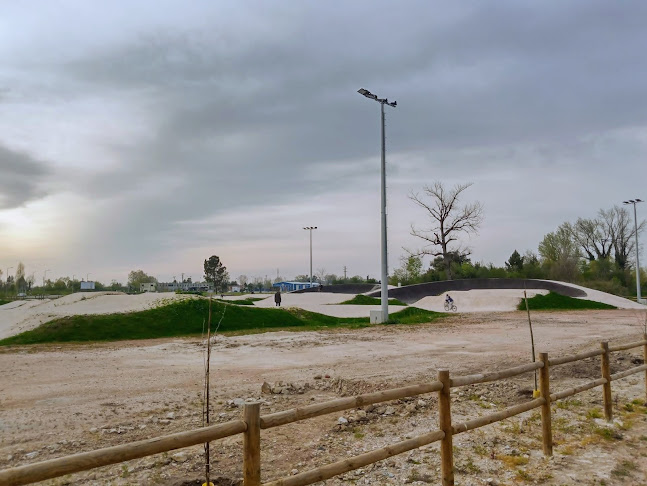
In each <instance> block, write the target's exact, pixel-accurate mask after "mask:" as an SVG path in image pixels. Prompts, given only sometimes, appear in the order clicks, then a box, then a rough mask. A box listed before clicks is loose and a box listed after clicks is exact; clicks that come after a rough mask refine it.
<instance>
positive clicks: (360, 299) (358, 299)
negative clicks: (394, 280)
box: [341, 294, 407, 305]
mask: <svg viewBox="0 0 647 486" xmlns="http://www.w3.org/2000/svg"><path fill="white" fill-rule="evenodd" d="M345 304H347V305H380V304H381V300H380V299H378V298H377V297H369V296H368V295H361V294H360V295H356V296H355V297H353V298H352V299H350V300H347V301H344V302H342V303H341V305H345ZM389 305H407V304H405V303H404V302H402V301H400V300H398V299H389Z"/></svg>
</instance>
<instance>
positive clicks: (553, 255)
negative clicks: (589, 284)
mask: <svg viewBox="0 0 647 486" xmlns="http://www.w3.org/2000/svg"><path fill="white" fill-rule="evenodd" d="M539 255H541V258H542V264H543V265H544V266H545V267H546V270H547V272H548V276H549V277H550V278H552V279H554V280H565V281H567V282H574V281H575V280H576V279H577V277H578V274H579V269H578V263H579V260H580V258H581V255H580V251H579V247H578V244H577V242H576V241H575V240H574V238H573V232H572V230H571V227H570V225H569V224H568V223H563V224H561V225H560V226H559V227H558V228H557V230H555V232H553V233H548V234H547V235H545V236H544V239H543V240H542V241H541V243H539Z"/></svg>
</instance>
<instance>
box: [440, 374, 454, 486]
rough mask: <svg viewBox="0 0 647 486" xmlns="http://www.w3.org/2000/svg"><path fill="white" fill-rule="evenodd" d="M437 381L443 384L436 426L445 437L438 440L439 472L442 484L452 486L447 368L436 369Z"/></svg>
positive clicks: (450, 423)
mask: <svg viewBox="0 0 647 486" xmlns="http://www.w3.org/2000/svg"><path fill="white" fill-rule="evenodd" d="M438 381H440V382H441V383H442V384H443V387H442V389H441V390H439V391H438V426H439V429H440V430H442V431H443V432H444V433H445V437H443V438H442V440H441V441H440V473H441V475H442V478H443V479H442V485H443V486H454V450H453V440H452V411H451V403H450V387H451V382H450V379H449V370H438Z"/></svg>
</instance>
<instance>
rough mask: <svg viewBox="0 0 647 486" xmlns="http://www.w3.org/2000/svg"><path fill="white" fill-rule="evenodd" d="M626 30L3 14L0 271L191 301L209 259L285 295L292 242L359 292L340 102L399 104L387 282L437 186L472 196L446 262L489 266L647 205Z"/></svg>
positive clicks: (543, 8)
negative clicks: (466, 249) (169, 291)
mask: <svg viewBox="0 0 647 486" xmlns="http://www.w3.org/2000/svg"><path fill="white" fill-rule="evenodd" d="M645 25H647V2H644V1H623V2H609V1H595V0H583V1H563V0H546V1H542V2H534V1H532V2H531V1H528V2H524V1H521V0H511V1H493V2H483V1H480V0H477V1H461V2H450V1H444V2H437V1H429V0H424V1H400V2H393V1H375V0H370V1H369V0H366V1H353V2H348V1H325V2H323V1H283V2H281V1H276V2H267V1H260V0H259V1H240V0H237V1H231V2H224V1H203V2H199V1H195V2H179V1H174V2H172V1H162V0H151V1H128V2H121V1H117V2H96V1H95V2H88V1H81V0H79V1H53V0H46V1H25V2H11V1H4V0H2V1H0V269H2V270H3V272H5V273H6V269H7V267H10V266H13V267H15V266H16V265H17V263H18V261H23V262H24V263H25V265H26V269H27V273H28V274H31V273H32V272H35V277H36V279H37V281H40V279H42V274H43V272H44V271H45V270H50V272H48V277H58V276H66V275H67V276H72V275H76V276H77V278H78V277H79V276H83V277H86V276H87V274H88V273H89V274H90V279H91V280H93V279H97V280H100V281H103V282H105V283H109V282H110V280H111V279H117V280H118V281H120V282H125V280H126V279H127V274H128V271H129V270H132V269H142V270H144V271H145V272H147V273H149V274H152V275H155V276H156V277H158V279H160V280H169V279H172V277H173V276H176V277H178V278H179V277H180V274H181V273H184V274H185V276H187V275H191V276H192V277H193V279H194V280H196V279H201V278H202V263H203V261H204V259H205V258H208V257H209V256H210V255H213V254H215V255H219V256H220V257H221V259H222V261H223V262H224V264H225V265H226V266H227V268H228V270H229V272H230V275H231V276H232V278H236V277H237V276H238V275H240V274H246V275H248V276H249V277H250V278H252V277H255V276H263V277H264V276H265V275H268V276H270V277H275V276H276V273H277V269H279V272H280V275H281V276H283V277H285V278H291V277H294V276H295V275H297V274H305V273H308V271H309V250H308V232H307V231H304V230H303V229H302V227H303V226H307V225H313V226H318V227H319V229H318V230H316V231H315V232H314V235H313V240H314V245H313V246H314V267H315V269H317V268H325V269H326V273H336V274H343V267H344V265H345V266H347V268H348V274H349V275H356V274H359V275H362V276H366V275H371V276H373V277H379V272H380V249H379V233H380V199H379V197H380V193H379V187H380V186H379V184H380V169H379V168H380V145H379V143H380V113H379V112H380V110H379V105H378V104H377V103H375V102H373V101H370V100H368V99H365V98H363V97H361V96H360V95H359V94H357V90H358V89H359V88H367V89H369V90H371V91H372V92H374V93H376V94H378V95H380V96H383V97H388V98H389V99H390V100H397V102H398V106H397V108H396V109H388V111H387V165H388V169H387V184H388V203H389V208H388V217H389V266H390V269H391V270H392V269H393V268H394V267H397V266H399V264H400V262H399V260H400V258H401V256H402V255H403V254H404V251H403V249H402V248H403V247H408V248H415V247H417V246H419V244H418V243H417V242H416V241H415V239H414V238H413V237H412V236H410V235H409V228H410V225H411V223H415V224H417V225H424V224H425V214H424V213H423V212H422V211H421V209H420V208H418V207H416V206H415V205H414V204H413V203H412V202H411V201H410V200H409V199H408V197H407V195H408V194H409V193H410V191H419V190H420V189H421V188H422V186H423V185H425V184H430V183H431V182H433V181H435V180H440V181H443V182H444V183H446V184H447V185H450V186H451V185H453V184H455V183H458V182H460V183H462V182H473V183H474V185H473V186H472V187H471V188H470V189H469V190H468V191H466V192H465V202H470V201H473V200H479V201H481V202H482V203H483V204H484V206H485V222H484V224H483V226H482V229H481V231H480V234H479V235H478V236H473V237H471V238H467V239H465V240H464V242H465V244H467V245H469V246H470V247H471V248H472V251H473V255H472V259H473V260H474V261H483V262H486V263H488V262H493V263H494V264H496V265H502V264H503V262H504V261H505V260H506V259H507V258H508V257H509V255H510V254H511V253H512V251H513V250H515V249H517V250H519V251H520V252H523V251H524V250H526V249H531V250H535V251H536V249H537V245H538V243H539V241H540V240H541V238H542V237H543V235H544V234H545V233H547V232H549V231H552V230H554V229H555V228H556V227H557V226H558V225H559V224H560V223H562V222H563V221H566V220H573V219H575V218H577V217H578V216H583V217H591V216H594V215H595V213H596V212H597V210H598V209H599V208H609V207H612V206H613V205H614V204H619V203H620V204H621V203H622V201H623V200H625V199H627V198H635V197H639V198H643V199H647V187H646V183H647V60H646V57H645V46H647V29H645ZM639 211H640V212H642V213H643V216H644V215H647V204H645V205H643V207H640V206H639ZM643 260H644V258H643ZM646 261H647V260H646ZM14 271H15V268H14V269H13V270H11V271H10V273H11V274H13V272H14ZM5 276H6V275H3V277H2V278H3V279H4V278H5Z"/></svg>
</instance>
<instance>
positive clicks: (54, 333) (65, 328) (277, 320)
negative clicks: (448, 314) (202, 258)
mask: <svg viewBox="0 0 647 486" xmlns="http://www.w3.org/2000/svg"><path fill="white" fill-rule="evenodd" d="M223 311H224V317H223V319H222V323H221V325H220V329H219V332H221V333H226V332H237V333H241V332H242V333H248V332H249V333H252V332H263V331H266V330H277V329H303V330H314V329H322V328H330V327H366V326H369V325H370V324H369V320H368V318H367V317H360V318H338V317H332V316H326V315H323V314H317V313H315V312H308V311H305V310H303V309H294V308H290V309H276V308H270V309H259V308H256V307H255V308H249V307H245V306H238V305H230V303H223V302H221V301H213V302H212V325H213V327H214V328H215V326H216V325H217V323H218V321H219V320H220V318H221V316H223ZM208 314H209V301H208V300H207V299H200V298H195V299H187V300H183V301H179V302H174V303H171V304H168V305H165V306H162V307H157V308H155V309H148V310H144V311H140V312H131V313H126V314H104V315H83V316H72V317H64V318H60V319H56V320H53V321H50V322H47V323H45V324H43V325H41V326H39V327H37V328H36V329H33V330H31V331H26V332H23V333H21V334H18V335H16V336H12V337H9V338H6V339H3V340H0V346H7V345H18V344H36V343H51V342H89V341H120V340H127V339H154V338H162V337H174V336H191V335H193V336H195V335H198V336H199V335H200V334H201V333H202V329H203V323H204V321H205V320H206V318H207V316H208ZM441 316H442V315H441V314H439V313H436V312H429V311H424V310H422V309H414V308H409V309H405V310H404V311H402V312H398V313H395V314H392V317H393V318H394V322H397V323H401V324H414V323H423V322H431V321H433V320H435V319H437V318H439V317H441Z"/></svg>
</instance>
